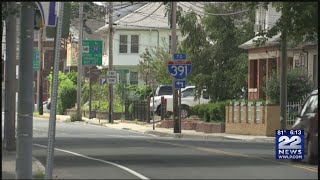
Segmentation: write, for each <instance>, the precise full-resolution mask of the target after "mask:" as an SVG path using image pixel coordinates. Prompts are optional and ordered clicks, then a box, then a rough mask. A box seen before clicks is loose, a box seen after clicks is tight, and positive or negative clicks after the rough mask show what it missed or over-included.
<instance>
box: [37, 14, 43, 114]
mask: <svg viewBox="0 0 320 180" xmlns="http://www.w3.org/2000/svg"><path fill="white" fill-rule="evenodd" d="M40 19H41V18H40ZM42 34H43V24H42V21H41V23H40V29H39V32H38V49H39V70H38V72H37V75H38V76H37V82H38V83H37V84H38V86H37V88H38V93H37V100H38V102H37V106H38V112H39V115H43V105H42Z"/></svg>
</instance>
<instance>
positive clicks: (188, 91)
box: [182, 88, 195, 97]
mask: <svg viewBox="0 0 320 180" xmlns="http://www.w3.org/2000/svg"><path fill="white" fill-rule="evenodd" d="M182 93H183V97H188V96H192V97H194V96H195V89H194V88H189V89H186V90H184V91H182Z"/></svg>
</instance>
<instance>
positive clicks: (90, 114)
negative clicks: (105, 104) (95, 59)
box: [89, 66, 92, 119]
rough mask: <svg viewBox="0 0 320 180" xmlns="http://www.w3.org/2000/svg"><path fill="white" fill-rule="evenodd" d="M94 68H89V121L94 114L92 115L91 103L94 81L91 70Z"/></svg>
mask: <svg viewBox="0 0 320 180" xmlns="http://www.w3.org/2000/svg"><path fill="white" fill-rule="evenodd" d="M91 67H92V66H90V67H89V119H92V113H91V106H92V104H91V101H92V80H91V70H92V68H91Z"/></svg>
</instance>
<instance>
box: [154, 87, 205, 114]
mask: <svg viewBox="0 0 320 180" xmlns="http://www.w3.org/2000/svg"><path fill="white" fill-rule="evenodd" d="M161 97H162V96H156V97H154V101H155V103H154V104H155V109H154V111H155V112H156V113H157V115H160V104H161ZM163 97H164V99H166V100H167V112H168V114H169V115H170V114H172V113H173V95H165V96H163ZM209 100H210V99H209V96H208V95H207V93H206V90H203V91H202V93H201V96H200V97H199V98H198V99H195V86H187V87H185V88H183V89H181V117H182V118H186V117H188V116H190V107H193V106H195V105H197V104H205V103H208V102H209ZM152 108H153V102H152V98H151V101H150V109H151V111H152Z"/></svg>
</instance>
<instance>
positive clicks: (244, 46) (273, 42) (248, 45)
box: [238, 33, 281, 49]
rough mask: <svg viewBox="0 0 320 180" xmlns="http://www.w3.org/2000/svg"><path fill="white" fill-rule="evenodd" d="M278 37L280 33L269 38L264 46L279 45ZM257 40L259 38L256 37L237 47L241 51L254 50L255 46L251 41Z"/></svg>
mask: <svg viewBox="0 0 320 180" xmlns="http://www.w3.org/2000/svg"><path fill="white" fill-rule="evenodd" d="M280 35H281V33H279V34H277V35H275V36H273V37H271V38H269V39H268V40H267V42H266V44H265V45H264V46H273V45H277V44H279V41H280ZM258 38H259V37H258V36H256V37H254V38H252V39H250V40H249V41H247V42H245V43H243V44H241V45H239V46H238V47H239V48H241V49H252V48H255V44H254V42H253V40H257V39H258Z"/></svg>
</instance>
